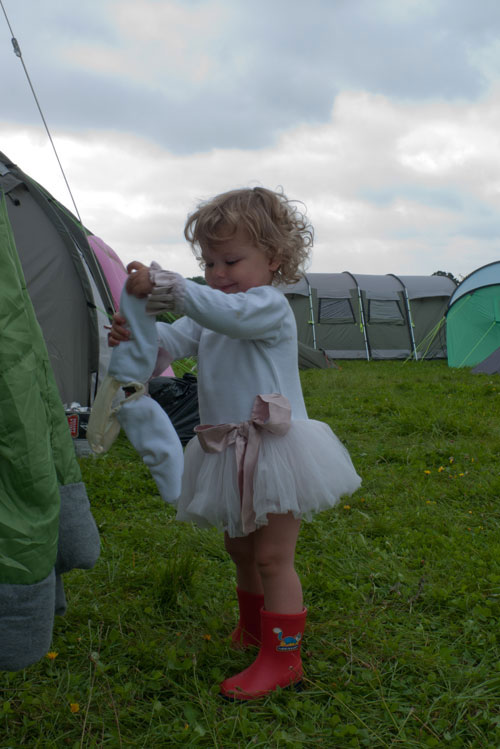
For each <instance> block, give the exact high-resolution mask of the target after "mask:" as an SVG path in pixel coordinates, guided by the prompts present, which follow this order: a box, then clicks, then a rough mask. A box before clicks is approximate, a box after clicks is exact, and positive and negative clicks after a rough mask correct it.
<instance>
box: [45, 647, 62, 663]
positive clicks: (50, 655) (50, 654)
mask: <svg viewBox="0 0 500 749" xmlns="http://www.w3.org/2000/svg"><path fill="white" fill-rule="evenodd" d="M58 655H59V653H56V651H55V650H49V652H48V653H47V655H46V656H45V657H46V658H48V659H49V661H55V659H56V658H57V656H58Z"/></svg>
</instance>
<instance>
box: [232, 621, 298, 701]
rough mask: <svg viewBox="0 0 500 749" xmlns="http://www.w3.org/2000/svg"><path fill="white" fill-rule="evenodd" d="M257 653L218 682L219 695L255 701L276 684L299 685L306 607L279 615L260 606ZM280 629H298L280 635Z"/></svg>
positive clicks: (286, 630)
mask: <svg viewBox="0 0 500 749" xmlns="http://www.w3.org/2000/svg"><path fill="white" fill-rule="evenodd" d="M260 615H261V636H262V644H261V646H260V650H259V654H258V655H257V658H256V659H255V661H254V662H253V663H252V665H251V666H249V667H248V668H246V669H245V670H244V671H242V672H241V673H239V674H236V676H231V677H230V678H229V679H225V681H223V682H222V684H221V685H220V692H221V695H222V696H223V697H224V698H225V699H228V700H255V699H258V698H259V697H264V696H265V695H266V694H269V693H270V692H274V690H275V689H277V688H278V687H279V688H281V689H284V688H285V687H298V685H299V683H300V681H301V679H302V676H303V670H302V661H301V658H300V646H301V644H302V638H303V632H304V626H305V623H306V610H305V609H304V610H303V611H301V612H300V613H299V614H279V613H273V612H272V611H266V610H265V609H262V610H261V612H260ZM283 632H297V634H296V635H288V634H287V635H283Z"/></svg>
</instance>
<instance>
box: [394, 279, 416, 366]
mask: <svg viewBox="0 0 500 749" xmlns="http://www.w3.org/2000/svg"><path fill="white" fill-rule="evenodd" d="M387 275H388V276H392V277H393V278H395V279H396V281H399V283H400V284H401V286H402V287H403V291H404V300H405V308H406V317H407V323H408V332H409V334H410V342H411V347H412V349H413V357H414V359H415V361H417V360H418V352H417V345H416V343H415V336H414V334H413V328H414V325H413V318H412V316H411V307H410V298H409V296H408V289H407V288H406V286H405V284H404V283H403V281H402V280H401V279H400V278H399V276H396V274H395V273H388V274H387Z"/></svg>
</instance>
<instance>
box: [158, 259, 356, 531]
mask: <svg viewBox="0 0 500 749" xmlns="http://www.w3.org/2000/svg"><path fill="white" fill-rule="evenodd" d="M150 275H151V280H152V281H153V283H154V289H153V292H152V294H151V295H150V297H149V300H148V304H147V306H146V311H147V312H148V313H149V314H156V313H157V312H159V311H161V310H167V309H168V310H174V311H176V312H179V313H182V314H183V315H184V317H182V318H181V319H179V320H177V321H176V322H175V323H172V324H166V323H156V329H157V333H158V338H159V345H160V346H161V347H162V348H163V349H165V350H166V351H168V354H169V356H170V358H171V360H172V361H174V360H175V359H179V358H183V357H186V356H196V357H198V399H199V408H200V422H201V425H202V426H201V427H199V428H198V430H199V431H198V436H195V437H194V438H193V439H192V440H191V441H190V442H189V444H188V445H187V447H186V450H185V455H184V463H185V469H184V476H183V480H182V489H181V494H180V497H179V501H178V511H177V519H178V520H181V521H194V522H195V523H196V524H198V525H199V526H201V527H207V526H216V527H218V528H221V529H223V530H225V531H227V533H228V534H229V536H231V537H236V536H243V535H247V533H248V532H250V531H251V530H253V529H254V528H259V527H261V526H263V525H266V524H267V514H268V513H277V514H282V513H288V512H292V513H293V515H294V517H296V518H306V519H308V518H310V517H311V516H312V515H313V514H314V513H316V512H318V511H320V510H324V509H326V508H329V507H332V506H334V505H335V504H337V502H338V501H339V499H340V497H341V496H343V495H348V494H352V493H353V492H354V491H355V490H356V489H357V488H358V487H359V485H360V484H361V479H360V478H359V476H358V475H357V473H356V471H355V469H354V467H353V464H352V462H351V459H350V456H349V453H348V452H347V450H346V448H345V447H344V446H343V444H342V443H341V442H340V440H338V439H337V437H336V436H335V435H334V434H333V432H332V431H331V429H330V428H329V427H328V426H327V425H326V424H324V423H323V422H320V421H315V420H312V419H308V417H307V412H306V408H305V404H304V399H303V396H302V390H301V385H300V379H299V372H298V365H297V329H296V324H295V318H294V316H293V312H292V309H291V307H290V305H289V304H288V301H287V299H286V297H285V296H284V295H283V294H282V293H281V292H280V291H278V290H277V289H275V288H274V287H272V286H258V287H255V288H252V289H249V290H248V291H246V292H242V293H237V294H225V293H224V292H221V291H218V290H215V289H211V288H209V287H208V286H202V285H199V284H197V283H195V282H193V281H189V280H186V279H184V278H182V277H181V276H179V275H177V274H175V273H171V272H169V271H162V270H159V269H158V267H157V266H152V270H151V271H150ZM210 425H213V426H217V427H219V425H222V428H221V429H220V428H218V429H216V430H212V431H213V432H214V434H213V435H212V432H211V431H210V430H207V427H208V426H210ZM206 431H207V432H208V434H209V437H208V438H207V439H206V440H205V439H204V438H205V436H206V435H205V432H206ZM249 432H250V433H251V434H250V438H249V437H248V434H249ZM211 436H214V440H213V441H212V442H211V440H210V437H211ZM254 438H255V440H254ZM242 440H243V442H245V445H244V446H242ZM247 440H248V445H246V441H247ZM204 442H208V445H207V444H204ZM250 443H252V448H251V449H252V451H253V453H254V455H253V459H254V465H253V466H251V475H247V476H246V477H245V476H242V470H243V463H244V462H245V460H247V459H248V452H249V451H250ZM207 450H209V451H207ZM214 450H215V451H214ZM245 450H247V454H246V455H243V458H242V456H241V452H242V451H243V452H245ZM238 453H240V455H238ZM247 462H248V460H247ZM245 470H246V469H245ZM247 473H248V472H247ZM245 482H246V483H247V484H249V485H250V486H249V492H246V494H247V496H246V499H245V502H248V493H250V502H251V504H252V507H251V509H250V516H251V517H250V518H249V516H248V512H249V508H248V507H246V510H245V511H244V512H243V511H242V493H243V488H242V486H243V483H245ZM245 514H246V518H245Z"/></svg>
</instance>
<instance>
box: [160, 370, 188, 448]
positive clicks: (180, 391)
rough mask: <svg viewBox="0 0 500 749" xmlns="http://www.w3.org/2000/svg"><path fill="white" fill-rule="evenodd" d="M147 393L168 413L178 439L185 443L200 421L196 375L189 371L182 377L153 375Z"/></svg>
mask: <svg viewBox="0 0 500 749" xmlns="http://www.w3.org/2000/svg"><path fill="white" fill-rule="evenodd" d="M149 394H150V396H151V397H152V398H153V399H154V400H155V401H157V403H159V404H160V406H161V407H162V408H163V410H164V411H165V412H166V413H167V414H168V416H169V418H170V421H171V422H172V424H173V426H174V429H175V431H176V432H177V434H178V435H179V439H180V441H181V442H182V444H183V445H186V444H187V443H188V442H189V440H190V439H191V438H192V437H194V428H195V426H198V424H199V423H200V416H199V413H198V383H197V380H196V377H195V376H194V375H193V374H190V373H189V372H186V374H184V376H183V377H182V378H181V377H153V378H152V379H151V380H150V381H149Z"/></svg>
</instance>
